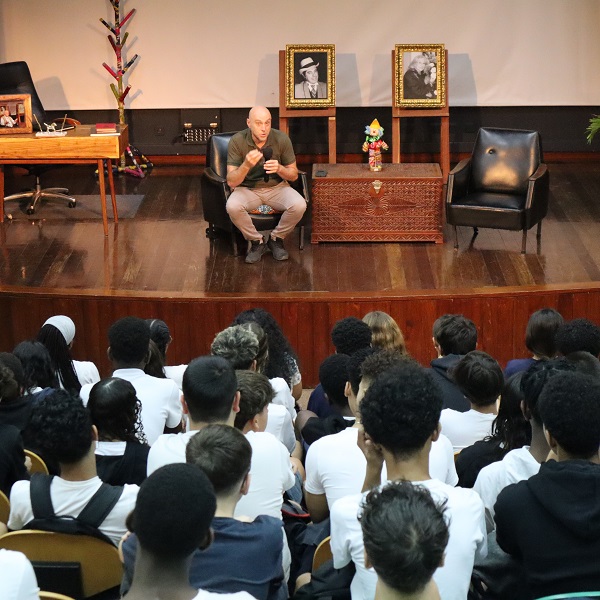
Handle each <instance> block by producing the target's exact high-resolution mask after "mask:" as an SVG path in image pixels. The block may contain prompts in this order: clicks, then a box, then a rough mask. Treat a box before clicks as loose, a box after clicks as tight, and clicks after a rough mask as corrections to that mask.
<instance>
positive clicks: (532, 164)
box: [470, 127, 542, 195]
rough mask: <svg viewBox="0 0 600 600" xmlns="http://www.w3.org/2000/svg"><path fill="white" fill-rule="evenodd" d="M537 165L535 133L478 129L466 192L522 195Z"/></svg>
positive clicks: (538, 152)
mask: <svg viewBox="0 0 600 600" xmlns="http://www.w3.org/2000/svg"><path fill="white" fill-rule="evenodd" d="M541 162H542V148H541V142H540V134H539V133H538V132H537V131H526V130H521V129H492V128H487V127H482V128H481V129H480V130H479V133H478V134H477V139H476V140H475V146H474V148H473V155H472V161H471V185H470V189H471V191H472V192H495V193H500V194H518V195H524V194H526V192H527V187H528V183H529V182H528V179H529V177H531V175H533V173H534V172H535V170H536V169H537V168H538V166H539V164H540V163H541Z"/></svg>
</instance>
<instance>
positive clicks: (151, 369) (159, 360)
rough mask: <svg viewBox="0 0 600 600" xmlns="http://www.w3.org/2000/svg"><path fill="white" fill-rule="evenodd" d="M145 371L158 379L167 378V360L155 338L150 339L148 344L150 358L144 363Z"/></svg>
mask: <svg viewBox="0 0 600 600" xmlns="http://www.w3.org/2000/svg"><path fill="white" fill-rule="evenodd" d="M144 373H146V375H151V376H152V377H156V378H157V379H167V376H166V375H165V361H164V359H163V357H162V355H161V353H160V351H159V350H158V346H157V345H156V342H155V341H154V340H150V343H149V344H148V360H147V362H146V364H145V365H144Z"/></svg>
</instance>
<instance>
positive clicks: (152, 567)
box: [127, 464, 252, 600]
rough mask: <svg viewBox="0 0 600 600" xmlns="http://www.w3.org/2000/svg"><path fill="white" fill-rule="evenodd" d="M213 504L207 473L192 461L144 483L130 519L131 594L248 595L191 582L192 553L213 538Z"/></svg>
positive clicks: (243, 599)
mask: <svg viewBox="0 0 600 600" xmlns="http://www.w3.org/2000/svg"><path fill="white" fill-rule="evenodd" d="M216 506H217V504H216V499H215V493H214V490H213V487H212V485H211V483H210V481H209V480H208V477H207V476H206V475H205V474H204V473H203V472H202V470H201V469H199V468H198V467H196V466H193V465H188V464H176V465H168V466H165V467H163V468H161V469H159V470H158V471H157V472H156V473H153V474H152V475H151V476H150V477H149V478H148V479H147V480H146V481H145V482H144V483H143V484H142V486H141V488H140V493H139V496H138V500H137V502H136V505H135V510H134V512H133V514H132V515H131V519H130V520H129V524H130V529H131V531H132V532H133V533H135V534H136V536H137V539H138V542H139V548H138V552H137V555H136V563H135V571H134V575H133V583H132V585H131V588H130V590H129V592H128V594H127V598H129V600H147V599H148V598H150V597H152V598H177V599H185V600H203V599H206V600H209V599H218V598H235V599H238V600H251V599H252V596H250V594H248V593H247V592H237V593H235V594H214V593H210V592H206V591H204V590H196V589H194V588H193V587H191V585H190V584H189V570H190V564H191V560H192V555H193V553H194V552H195V551H196V550H197V549H198V548H200V549H204V548H207V547H208V546H209V545H210V543H211V541H212V534H211V530H210V524H211V522H212V520H213V517H214V514H215V511H216Z"/></svg>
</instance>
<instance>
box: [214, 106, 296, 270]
mask: <svg viewBox="0 0 600 600" xmlns="http://www.w3.org/2000/svg"><path fill="white" fill-rule="evenodd" d="M246 124H247V125H248V128H247V129H244V130H243V131H240V132H238V133H236V134H235V135H234V136H233V137H232V138H231V140H230V142H229V148H228V150H227V183H228V185H229V187H230V188H231V189H232V190H233V192H232V193H231V195H230V196H229V199H228V200H227V206H226V208H227V213H228V214H229V217H230V218H231V221H232V222H233V224H234V225H235V226H236V227H237V228H238V229H239V230H240V231H241V232H242V235H243V236H244V238H245V239H246V240H248V241H249V242H250V244H249V248H248V252H247V254H246V262H247V263H250V264H252V263H256V262H259V261H260V259H261V258H262V255H263V254H264V253H265V252H268V251H271V253H272V254H273V258H274V259H275V260H287V259H288V258H289V255H288V253H287V251H286V249H285V248H284V246H283V240H284V238H285V237H286V236H287V234H288V233H290V231H293V229H294V227H295V226H296V223H298V221H300V219H301V218H302V215H303V214H304V211H305V210H306V201H305V199H304V198H303V197H302V196H301V195H300V194H299V193H298V192H297V191H296V190H294V189H293V188H292V187H291V186H290V185H289V183H288V182H289V181H295V180H296V179H298V168H297V166H296V156H295V155H294V149H293V148H292V142H291V141H290V138H289V137H288V136H287V135H286V134H285V133H283V132H281V131H278V130H277V129H271V113H270V112H269V110H268V109H267V108H265V107H264V106H255V107H254V108H252V109H251V110H250V113H249V114H248V119H247V120H246ZM267 148H269V149H270V150H266V149H267ZM263 152H264V153H265V154H266V156H267V158H268V159H269V160H264V159H265V156H263ZM262 204H267V205H269V206H271V207H272V208H274V209H275V210H278V211H281V212H282V213H283V214H282V215H281V219H280V221H279V223H278V224H277V227H275V229H273V231H272V232H271V234H270V236H269V239H268V240H266V239H265V238H264V236H263V235H262V234H261V233H259V232H258V231H257V230H256V227H255V226H254V224H253V223H252V219H251V217H250V215H249V214H248V213H249V212H250V211H253V210H256V209H257V208H258V207H259V206H261V205H262Z"/></svg>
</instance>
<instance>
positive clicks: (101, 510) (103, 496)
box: [77, 483, 123, 528]
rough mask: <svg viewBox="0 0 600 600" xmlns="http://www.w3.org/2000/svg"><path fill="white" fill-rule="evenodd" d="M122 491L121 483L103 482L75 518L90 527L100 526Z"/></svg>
mask: <svg viewBox="0 0 600 600" xmlns="http://www.w3.org/2000/svg"><path fill="white" fill-rule="evenodd" d="M122 493H123V486H122V485H108V484H107V483H103V484H102V485H101V486H100V487H99V488H98V490H97V491H96V493H95V494H94V495H93V496H92V498H91V500H90V501H89V502H88V503H87V504H86V505H85V507H84V509H83V510H82V511H81V512H80V513H79V515H78V516H77V520H79V521H82V522H83V523H86V524H87V525H90V526H92V527H96V528H98V527H100V525H102V523H103V522H104V519H106V517H107V516H108V514H109V513H110V511H111V510H112V509H113V508H114V506H115V504H116V503H117V502H118V501H119V498H120V497H121V494H122Z"/></svg>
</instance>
